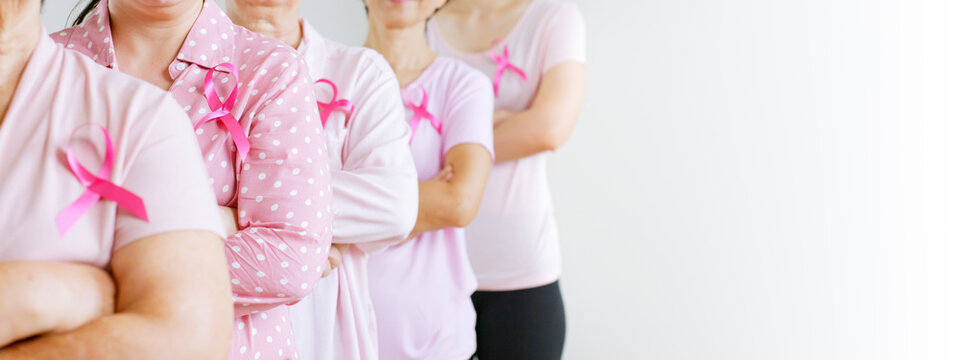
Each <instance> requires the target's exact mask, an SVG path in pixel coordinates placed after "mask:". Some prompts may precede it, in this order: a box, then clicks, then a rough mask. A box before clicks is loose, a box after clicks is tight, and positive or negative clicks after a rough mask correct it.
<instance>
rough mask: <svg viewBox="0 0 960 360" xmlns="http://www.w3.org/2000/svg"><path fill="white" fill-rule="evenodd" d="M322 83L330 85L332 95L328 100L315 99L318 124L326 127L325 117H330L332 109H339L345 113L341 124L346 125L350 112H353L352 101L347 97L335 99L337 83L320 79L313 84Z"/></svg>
mask: <svg viewBox="0 0 960 360" xmlns="http://www.w3.org/2000/svg"><path fill="white" fill-rule="evenodd" d="M319 83H324V84H327V85H330V88H332V89H333V97H331V98H330V102H326V103H324V102H320V100H317V108H318V109H320V124H321V125H323V127H324V128H326V127H327V119H329V118H330V114H332V113H333V111H334V110H340V111H343V112H344V113H346V118H345V119H344V120H343V126H347V120H349V119H350V114H352V113H353V103H352V102H350V100H347V99H340V100H337V85H334V83H333V81H330V80H327V79H320V80H317V81H315V82H314V84H319Z"/></svg>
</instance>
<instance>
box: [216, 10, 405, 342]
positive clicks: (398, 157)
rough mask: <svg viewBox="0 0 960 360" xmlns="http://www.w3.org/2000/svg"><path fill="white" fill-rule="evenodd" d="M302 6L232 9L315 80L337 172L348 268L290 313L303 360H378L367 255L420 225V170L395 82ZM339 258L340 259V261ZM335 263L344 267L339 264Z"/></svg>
mask: <svg viewBox="0 0 960 360" xmlns="http://www.w3.org/2000/svg"><path fill="white" fill-rule="evenodd" d="M299 5H300V2H299V1H296V0H286V1H276V0H232V1H228V2H227V14H228V15H229V16H230V18H231V19H233V20H234V21H235V22H236V23H237V24H239V25H243V26H245V27H247V28H249V29H251V30H254V31H257V32H260V33H262V34H264V35H267V36H271V37H274V38H276V39H280V40H282V41H283V42H285V43H287V44H288V45H290V46H293V47H295V48H296V49H297V52H299V53H300V54H301V55H303V57H304V60H305V61H306V63H307V67H309V68H310V75H311V76H310V78H311V79H315V80H316V81H317V85H316V88H315V90H316V91H317V99H318V100H319V101H320V104H319V106H320V109H321V118H324V117H325V118H324V119H323V120H324V121H325V124H326V125H325V126H324V130H325V131H326V134H327V147H328V148H329V149H330V153H329V154H330V161H331V168H332V170H333V193H334V196H335V199H334V209H335V211H334V214H335V215H334V217H335V221H336V227H335V228H334V232H333V243H334V244H336V246H335V247H334V249H337V248H342V249H343V251H342V255H341V256H342V260H341V261H342V265H340V267H339V268H338V269H337V271H336V272H334V273H333V276H330V277H326V278H324V279H323V280H321V281H320V283H319V284H318V285H317V288H316V290H314V292H313V294H312V295H311V296H309V297H307V298H306V299H304V300H303V301H301V302H300V303H298V304H297V305H294V306H293V307H292V309H291V310H290V311H291V316H292V317H293V325H294V334H295V335H296V337H297V343H298V344H299V350H300V358H301V359H329V360H349V359H357V360H365V359H376V358H377V332H376V327H375V324H376V322H375V321H376V320H375V318H374V313H373V308H372V307H371V306H370V295H369V289H368V285H367V254H368V253H370V252H375V251H380V250H382V249H383V248H385V247H386V246H389V245H393V244H396V243H397V242H399V241H402V240H403V239H405V238H406V236H407V234H409V233H410V230H411V229H412V228H413V224H414V222H415V221H416V217H417V202H418V198H417V170H416V168H415V167H414V165H413V157H412V156H411V155H410V147H409V146H408V144H407V142H408V141H409V139H410V128H409V126H407V123H406V120H405V118H404V112H403V103H402V102H401V100H400V91H399V90H400V89H399V87H398V86H397V80H396V76H394V75H393V71H392V70H391V69H390V65H389V64H387V62H386V61H385V60H383V57H382V56H380V55H379V54H377V53H376V52H375V51H373V50H370V49H366V48H361V47H348V46H344V45H342V44H338V43H336V42H334V41H332V40H329V39H325V38H323V37H322V36H320V34H319V33H317V31H316V30H315V29H314V28H313V27H312V26H310V24H309V23H308V22H307V21H306V20H304V19H300V18H299V15H298V14H299V7H300V6H299ZM334 253H335V252H334ZM332 262H333V264H331V265H336V260H335V259H334V260H333V261H332Z"/></svg>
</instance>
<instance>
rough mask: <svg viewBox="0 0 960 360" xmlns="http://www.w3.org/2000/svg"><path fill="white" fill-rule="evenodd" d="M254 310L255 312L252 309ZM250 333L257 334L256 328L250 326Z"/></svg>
mask: <svg viewBox="0 0 960 360" xmlns="http://www.w3.org/2000/svg"><path fill="white" fill-rule="evenodd" d="M254 312H256V311H254ZM250 334H252V335H256V334H257V328H250Z"/></svg>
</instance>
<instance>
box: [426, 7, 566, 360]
mask: <svg viewBox="0 0 960 360" xmlns="http://www.w3.org/2000/svg"><path fill="white" fill-rule="evenodd" d="M427 38H428V39H429V42H430V45H431V47H432V48H433V49H434V50H436V51H437V53H439V54H441V55H446V56H450V57H453V58H456V59H459V60H462V61H463V62H465V63H467V64H469V65H471V66H473V67H474V68H476V69H479V70H480V71H482V72H483V73H484V74H486V75H487V76H489V77H490V79H491V80H492V81H493V88H494V92H495V93H496V94H497V98H496V109H497V111H496V113H495V115H494V130H493V132H494V134H493V136H494V143H495V145H494V149H495V150H496V151H497V164H496V165H494V167H493V170H492V171H491V173H490V182H489V183H488V184H487V189H486V192H485V194H486V195H485V196H484V199H483V203H482V205H481V206H480V211H479V213H478V214H477V219H476V221H474V222H473V223H472V224H470V226H468V227H467V240H468V242H467V244H468V253H469V254H470V263H471V264H472V265H473V269H474V271H475V272H476V274H477V279H478V281H479V288H480V291H478V292H477V293H476V294H474V296H473V300H474V304H475V306H476V310H477V347H478V349H477V354H478V355H479V357H480V358H481V359H559V358H560V355H561V353H562V351H563V339H564V334H565V320H564V310H563V300H562V298H561V296H560V288H559V283H558V280H559V278H560V246H559V242H558V240H557V226H556V220H555V219H554V216H553V205H552V202H551V200H550V191H549V189H550V187H549V184H548V183H547V170H546V166H547V154H548V152H549V151H553V150H556V149H557V148H558V147H560V145H562V144H563V143H564V142H565V141H566V140H567V138H568V137H569V136H570V133H571V132H572V131H573V127H574V124H575V123H576V120H577V116H578V114H579V113H580V107H581V105H582V103H583V96H584V73H585V66H584V61H585V60H584V58H585V56H584V52H585V49H584V40H583V39H584V33H583V20H582V17H581V15H580V12H579V10H578V9H577V7H576V6H575V5H574V4H572V3H569V2H557V1H552V0H474V1H455V2H452V3H451V4H450V6H447V7H446V8H444V9H443V10H441V11H440V12H439V13H437V15H436V16H435V18H434V19H433V20H432V21H430V23H429V24H428V25H427Z"/></svg>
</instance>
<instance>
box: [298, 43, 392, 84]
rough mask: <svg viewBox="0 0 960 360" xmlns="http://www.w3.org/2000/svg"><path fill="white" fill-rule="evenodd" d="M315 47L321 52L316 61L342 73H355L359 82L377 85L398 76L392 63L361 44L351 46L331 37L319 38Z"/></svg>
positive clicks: (356, 80)
mask: <svg viewBox="0 0 960 360" xmlns="http://www.w3.org/2000/svg"><path fill="white" fill-rule="evenodd" d="M317 40H319V41H317V42H316V46H314V48H315V49H318V52H319V53H320V54H319V55H321V56H317V57H316V61H319V62H322V63H323V64H321V65H323V66H324V67H325V68H330V69H331V70H332V71H333V72H337V73H341V74H353V76H354V77H356V79H354V81H355V82H357V83H363V84H366V85H370V86H373V85H376V84H379V83H382V82H384V81H388V80H392V79H395V78H396V75H394V73H393V69H392V68H390V64H389V63H387V60H386V59H384V58H383V56H382V55H380V53H378V52H376V51H375V50H373V49H370V48H366V47H361V46H349V45H345V44H342V43H339V42H336V41H333V40H330V39H326V38H319V39H317Z"/></svg>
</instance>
